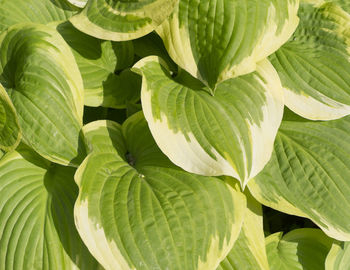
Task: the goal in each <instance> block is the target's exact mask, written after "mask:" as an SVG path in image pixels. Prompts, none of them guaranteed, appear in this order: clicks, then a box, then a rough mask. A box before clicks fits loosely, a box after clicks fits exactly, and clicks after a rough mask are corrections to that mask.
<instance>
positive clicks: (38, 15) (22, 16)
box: [0, 0, 79, 33]
mask: <svg viewBox="0 0 350 270" xmlns="http://www.w3.org/2000/svg"><path fill="white" fill-rule="evenodd" d="M78 11H79V9H78V8H76V7H74V6H72V5H70V4H69V3H68V2H67V1H66V0H1V2H0V33H1V32H3V31H4V30H6V29H7V28H8V27H10V26H12V25H15V24H17V23H25V22H33V23H41V24H47V23H50V22H57V21H64V20H67V19H68V18H69V17H71V16H72V15H74V14H75V13H77V12H78Z"/></svg>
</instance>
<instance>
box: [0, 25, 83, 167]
mask: <svg viewBox="0 0 350 270" xmlns="http://www.w3.org/2000/svg"><path fill="white" fill-rule="evenodd" d="M0 81H1V83H2V84H3V86H4V87H5V89H6V91H7V93H8V95H9V97H10V98H11V100H12V102H13V105H14V107H15V108H16V111H17V115H18V120H19V124H20V127H21V130H22V133H23V138H24V140H25V141H26V143H27V144H29V145H30V146H31V147H33V148H34V150H35V151H37V152H38V153H39V154H41V155H42V156H44V157H45V158H47V159H49V160H51V161H54V162H57V163H60V164H69V163H72V164H74V163H76V162H75V159H76V158H77V157H78V156H79V155H80V154H81V149H80V146H81V145H80V136H79V133H80V129H81V125H82V114H83V84H82V79H81V75H80V73H79V70H78V67H77V64H76V62H75V59H74V56H73V54H72V53H71V51H70V48H69V47H68V45H67V44H66V43H65V42H64V40H63V39H62V37H61V36H60V35H59V34H58V33H57V32H56V31H55V30H54V29H53V28H50V27H48V26H44V25H39V24H31V23H27V24H17V25H15V26H12V27H10V28H9V29H8V30H7V31H5V32H3V34H2V35H1V36H0Z"/></svg>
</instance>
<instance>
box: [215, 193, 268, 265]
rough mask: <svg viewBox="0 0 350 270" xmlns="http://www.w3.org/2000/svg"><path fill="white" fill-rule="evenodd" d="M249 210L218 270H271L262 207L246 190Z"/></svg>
mask: <svg viewBox="0 0 350 270" xmlns="http://www.w3.org/2000/svg"><path fill="white" fill-rule="evenodd" d="M244 194H245V196H246V198H247V210H246V212H245V215H244V221H243V226H242V229H241V232H240V233H239V236H238V239H237V240H236V242H235V244H234V246H233V248H232V249H231V251H230V253H229V254H228V255H227V257H226V258H225V260H223V261H222V262H221V263H220V266H219V267H218V268H217V270H252V269H254V270H259V269H260V270H269V269H270V268H269V264H268V262H267V256H266V249H265V237H264V230H263V216H262V214H263V213H262V207H261V204H260V203H258V202H257V201H256V200H255V199H254V198H253V197H252V195H251V194H250V193H249V190H247V189H246V190H245V191H244Z"/></svg>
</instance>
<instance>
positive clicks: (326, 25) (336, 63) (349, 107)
mask: <svg viewBox="0 0 350 270" xmlns="http://www.w3.org/2000/svg"><path fill="white" fill-rule="evenodd" d="M314 2H317V1H314ZM318 2H320V1H318ZM335 2H338V1H335ZM299 17H300V24H299V26H298V28H297V30H296V32H295V33H294V34H293V36H292V38H291V39H290V40H289V41H288V42H287V43H286V44H285V45H283V46H282V48H280V49H279V50H278V51H277V52H276V53H275V54H274V55H272V56H271V57H270V58H269V59H270V61H271V62H272V64H273V65H274V67H275V68H276V70H277V72H278V74H279V76H280V78H281V81H282V85H283V87H284V93H285V102H286V105H287V106H288V107H289V108H290V109H291V110H293V111H294V112H295V113H297V114H300V115H301V116H303V117H305V118H309V119H313V120H331V119H337V118H341V117H343V116H345V115H348V114H350V74H349V72H348V70H349V69H350V48H349V44H350V32H349V27H350V14H349V13H347V12H346V11H344V10H343V9H341V7H340V6H338V5H337V4H335V3H323V4H319V3H318V4H317V5H315V6H313V5H312V4H308V3H302V4H301V6H300V9H299Z"/></svg>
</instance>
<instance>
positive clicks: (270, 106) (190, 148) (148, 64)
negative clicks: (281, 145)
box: [135, 57, 283, 186]
mask: <svg viewBox="0 0 350 270" xmlns="http://www.w3.org/2000/svg"><path fill="white" fill-rule="evenodd" d="M135 70H139V71H140V72H141V73H142V74H143V81H142V91H141V99H142V106H143V110H144V113H145V117H146V119H147V121H148V124H149V126H150V129H151V132H152V134H153V137H154V138H155V140H156V142H157V144H158V146H159V147H160V149H162V151H163V152H164V153H165V154H166V155H167V156H168V157H169V158H170V159H171V160H172V161H173V162H174V163H175V164H176V165H178V166H180V167H182V168H183V169H185V170H186V171H188V172H193V173H198V174H203V175H209V176H210V175H212V176H215V175H229V176H233V177H235V178H237V179H239V180H240V181H241V183H242V185H243V186H244V185H246V183H247V182H248V180H249V179H250V178H251V177H254V176H255V175H256V174H257V173H258V172H259V171H260V170H261V169H262V168H263V167H264V166H265V164H266V163H267V162H268V160H269V159H270V156H271V152H272V148H273V141H274V138H275V135H276V132H277V129H278V127H279V125H280V122H281V118H282V113H283V100H282V89H281V85H280V81H279V78H278V76H277V73H276V71H275V70H274V69H273V67H272V66H271V64H270V63H269V62H268V61H267V60H266V61H263V62H261V63H260V64H259V65H258V70H257V72H254V73H251V74H248V75H244V76H241V77H238V78H234V79H230V80H227V81H225V82H223V83H221V84H219V85H218V87H217V89H216V91H215V94H214V95H213V94H212V93H211V92H210V91H209V89H207V88H205V87H204V88H203V86H202V85H201V84H200V82H199V81H197V80H195V79H193V78H189V76H180V77H178V78H175V79H173V78H172V77H171V76H170V74H169V72H168V71H167V70H166V68H165V67H164V66H162V64H161V63H160V62H159V59H158V58H157V57H147V58H144V59H143V60H141V61H140V62H138V63H137V64H136V66H135Z"/></svg>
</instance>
